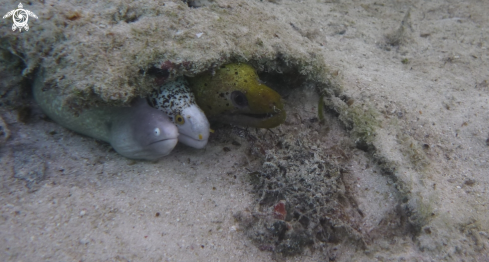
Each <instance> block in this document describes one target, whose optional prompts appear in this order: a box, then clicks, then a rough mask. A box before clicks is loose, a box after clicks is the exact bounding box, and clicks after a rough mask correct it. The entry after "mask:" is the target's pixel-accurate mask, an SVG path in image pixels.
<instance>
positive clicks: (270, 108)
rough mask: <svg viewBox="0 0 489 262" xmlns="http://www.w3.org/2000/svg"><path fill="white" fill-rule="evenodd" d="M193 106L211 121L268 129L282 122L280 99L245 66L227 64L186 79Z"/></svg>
mask: <svg viewBox="0 0 489 262" xmlns="http://www.w3.org/2000/svg"><path fill="white" fill-rule="evenodd" d="M188 81H189V83H190V88H191V89H192V91H193V92H194V95H195V99H196V100H197V104H198V105H199V106H200V108H202V110H204V112H205V114H206V116H207V118H208V119H209V120H211V121H220V122H227V123H232V124H236V125H241V126H251V127H258V128H272V127H276V126H278V125H280V124H282V123H283V122H284V121H285V110H284V105H283V103H282V98H281V97H280V95H279V94H278V93H277V92H275V91H274V90H272V89H271V88H269V87H268V86H266V85H264V84H262V83H261V82H260V80H259V78H258V75H257V74H256V72H255V69H254V68H253V67H251V66H250V65H247V64H236V63H235V64H227V65H224V66H221V67H220V68H219V69H217V70H216V71H215V73H214V74H210V73H204V74H200V75H197V76H196V77H193V78H188Z"/></svg>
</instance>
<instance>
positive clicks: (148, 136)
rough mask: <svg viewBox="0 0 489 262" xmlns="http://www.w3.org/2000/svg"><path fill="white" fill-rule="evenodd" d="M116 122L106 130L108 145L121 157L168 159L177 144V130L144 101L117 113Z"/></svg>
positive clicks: (168, 120) (141, 100) (162, 114)
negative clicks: (108, 137) (109, 133)
mask: <svg viewBox="0 0 489 262" xmlns="http://www.w3.org/2000/svg"><path fill="white" fill-rule="evenodd" d="M116 118H117V119H116V120H115V121H113V122H112V126H111V127H110V128H111V130H110V132H111V139H110V140H111V141H110V144H111V145H112V147H114V149H115V151H117V152H118V153H119V154H121V155H123V156H125V157H128V158H133V159H144V160H156V159H158V158H161V157H163V156H166V155H168V154H169V153H170V152H171V151H172V150H173V148H174V147H175V145H176V144H177V142H178V129H177V127H176V126H175V125H174V124H173V123H172V122H171V121H170V119H169V118H168V116H167V115H166V114H165V113H163V112H161V111H159V110H157V109H155V108H152V107H150V106H149V105H148V104H147V102H146V100H144V99H138V101H137V102H136V103H135V104H134V105H133V106H132V107H129V108H125V109H124V110H121V112H120V114H119V116H117V117H116Z"/></svg>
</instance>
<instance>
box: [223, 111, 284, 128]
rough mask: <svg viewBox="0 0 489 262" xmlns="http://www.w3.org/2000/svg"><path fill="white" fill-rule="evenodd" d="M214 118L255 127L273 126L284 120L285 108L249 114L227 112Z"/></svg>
mask: <svg viewBox="0 0 489 262" xmlns="http://www.w3.org/2000/svg"><path fill="white" fill-rule="evenodd" d="M214 119H216V120H219V121H220V122H223V121H225V122H229V123H232V124H235V125H241V126H249V127H256V128H273V127H277V126H279V125H280V124H283V123H284V122H285V110H282V111H280V112H278V113H267V114H250V113H229V114H221V115H219V116H217V117H215V118H214Z"/></svg>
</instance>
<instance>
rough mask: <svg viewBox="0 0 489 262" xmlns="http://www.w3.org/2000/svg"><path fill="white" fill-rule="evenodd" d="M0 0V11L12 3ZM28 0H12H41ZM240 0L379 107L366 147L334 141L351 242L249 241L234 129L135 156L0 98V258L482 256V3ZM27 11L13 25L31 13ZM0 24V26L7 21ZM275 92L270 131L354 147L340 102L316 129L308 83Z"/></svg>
mask: <svg viewBox="0 0 489 262" xmlns="http://www.w3.org/2000/svg"><path fill="white" fill-rule="evenodd" d="M3 2H5V3H3ZM3 2H2V9H1V10H2V12H3V11H8V10H10V9H12V8H14V7H16V6H17V3H16V2H13V1H3ZM41 2H45V3H38V2H36V3H34V4H32V5H30V6H27V5H26V7H25V8H26V9H29V10H31V11H33V12H36V11H37V10H41V9H43V8H49V6H51V7H52V6H54V4H53V3H51V2H50V1H41ZM163 2H165V3H166V4H167V6H171V5H170V3H171V4H173V5H180V1H176V0H175V1H163ZM228 2H229V1H210V2H207V6H204V7H200V8H198V9H197V8H195V10H197V11H195V10H194V9H192V10H194V11H192V12H198V10H199V9H201V10H206V12H212V10H214V9H212V8H221V6H222V5H226V4H229V3H228ZM239 2H240V3H242V4H244V5H250V6H253V7H255V8H261V9H263V10H264V11H266V12H272V14H273V16H274V17H275V18H276V23H277V24H285V25H286V26H287V27H288V29H289V30H290V33H291V34H296V35H297V37H299V38H303V39H304V40H303V41H305V42H307V44H308V45H314V46H316V47H315V48H316V49H315V50H320V51H319V52H320V54H321V56H323V57H324V63H325V64H326V65H328V66H329V67H330V68H331V70H332V71H333V72H337V73H335V75H337V76H338V78H340V79H341V82H342V87H343V90H342V95H343V98H345V97H346V99H344V100H346V101H345V104H347V105H349V106H352V105H362V106H364V107H365V110H369V109H371V110H375V112H377V114H376V115H375V117H376V119H377V120H378V122H379V123H378V126H377V128H376V130H375V132H376V136H375V139H374V141H373V142H372V143H373V145H375V148H376V150H375V152H374V151H371V150H364V149H361V148H360V149H349V150H346V149H345V151H348V152H347V154H348V156H349V157H348V158H349V159H351V160H349V161H348V162H344V163H343V164H345V165H348V167H349V172H347V173H345V175H344V177H342V181H343V183H344V184H345V186H344V187H345V190H346V191H348V194H347V195H348V196H349V197H350V198H351V199H353V200H351V199H350V200H349V201H350V202H355V205H354V207H355V209H358V210H360V211H361V212H360V213H361V214H362V215H361V216H359V217H357V218H351V219H352V221H350V223H351V224H355V225H357V226H356V227H354V228H355V230H356V232H357V237H358V238H359V239H360V240H359V239H355V240H352V238H353V237H349V238H346V237H345V238H341V237H340V238H339V239H336V240H331V239H330V240H325V241H324V243H322V248H318V246H315V248H312V247H311V246H306V247H305V248H304V250H303V251H302V253H301V254H299V255H294V256H287V257H285V256H280V255H277V254H274V252H273V246H272V247H267V246H263V245H261V246H260V245H257V244H256V238H255V239H253V237H250V234H252V233H253V232H251V233H250V231H247V229H246V228H245V227H244V226H243V224H242V223H240V221H238V220H239V219H237V218H236V214H237V213H239V212H243V211H245V210H253V208H255V207H256V205H257V204H256V199H257V196H256V195H255V194H254V193H253V192H254V191H253V189H254V187H253V185H252V184H251V183H250V181H249V180H250V179H249V173H250V170H251V171H253V170H258V169H259V168H261V165H262V159H260V158H259V157H256V156H253V155H251V156H250V152H253V148H252V147H253V146H254V145H255V144H253V143H250V142H249V140H248V139H246V137H245V136H243V135H242V133H240V131H239V130H237V129H236V128H231V127H222V129H221V130H216V134H214V135H213V136H212V137H211V139H210V141H209V144H208V146H207V147H206V148H205V149H203V150H195V149H191V148H188V147H185V146H182V145H178V146H177V147H176V148H175V149H174V151H173V152H172V153H171V155H169V156H167V157H165V158H163V159H161V160H160V161H158V162H154V163H153V162H145V161H133V160H128V159H126V158H124V157H122V156H120V155H118V154H117V153H115V152H114V151H113V150H112V149H111V148H110V146H108V145H107V144H105V143H101V142H97V141H95V140H93V139H91V138H88V137H83V136H80V135H78V134H76V133H74V132H72V131H69V130H67V129H65V128H63V127H61V126H59V125H57V124H55V123H53V122H51V121H49V119H47V118H46V117H45V116H44V115H43V113H42V112H41V111H40V110H39V108H38V107H37V106H36V105H35V103H34V102H33V101H32V105H31V113H30V116H28V117H27V118H25V117H19V114H18V111H15V110H12V108H11V107H7V106H5V105H2V107H0V116H1V118H0V120H1V122H0V125H1V126H2V132H3V133H2V135H3V137H2V141H1V144H0V157H1V159H0V183H1V184H0V258H1V259H0V260H2V261H269V260H272V259H275V260H284V261H325V260H329V261H489V256H488V255H487V253H488V251H487V250H488V248H489V228H488V225H489V219H488V217H489V216H488V215H489V210H488V207H487V205H488V202H489V195H488V194H489V193H488V189H487V188H488V186H489V163H488V161H489V111H488V110H489V102H488V98H489V84H488V81H489V63H488V62H489V60H488V59H489V52H488V48H489V46H488V43H489V39H488V33H489V32H488V30H489V29H488V28H489V17H488V16H487V10H489V2H487V1H465V2H460V1H442V0H437V1H429V2H425V1H287V0H282V1H252V0H249V1H239ZM72 4H73V5H74V6H76V5H78V6H79V7H80V8H81V7H82V6H83V5H84V4H83V3H82V2H79V3H76V4H74V3H72ZM183 6H184V7H186V5H183ZM216 6H217V7H216ZM87 8H90V7H88V6H87ZM107 8H111V7H107ZM223 8H228V9H230V10H231V9H232V8H229V7H223ZM82 9H83V8H82ZM230 12H231V13H232V11H230ZM72 15H74V14H72ZM41 18H42V17H41ZM31 20H32V19H31ZM31 20H29V23H30V27H31V28H30V31H28V32H23V33H22V34H29V33H31V32H33V31H35V30H36V26H37V25H39V24H40V23H42V20H39V21H35V20H32V21H31ZM0 25H1V27H0V30H2V31H7V30H11V22H10V21H8V22H7V21H6V20H5V21H2V23H1V24H0ZM241 29H242V30H244V31H246V32H244V33H243V34H244V36H243V37H246V35H247V34H248V35H252V34H253V30H252V29H246V30H245V29H243V28H241ZM208 30H212V29H210V28H209V29H208ZM202 31H203V33H204V34H203V35H202V36H201V37H203V38H205V37H206V34H207V32H206V31H205V29H203V30H202ZM2 34H4V32H2ZM2 39H4V38H2ZM304 48H305V49H306V47H304ZM2 49H3V50H9V49H8V47H6V44H4V43H3V42H2ZM304 52H307V50H304ZM25 59H27V58H25ZM2 61H3V60H2ZM26 64H29V62H26ZM29 65H30V64H29ZM2 69H4V72H2V77H4V78H5V77H6V75H8V73H5V72H9V71H7V69H5V67H2ZM19 76H20V73H19ZM9 77H11V78H12V79H16V77H17V75H16V76H9ZM1 83H5V82H1ZM284 99H285V102H286V108H287V115H288V118H287V121H286V123H285V124H284V125H283V126H282V127H279V128H276V129H274V130H272V131H273V132H274V134H275V135H279V136H284V137H286V136H287V134H293V135H297V137H302V136H303V137H307V136H309V134H310V133H309V132H316V133H314V135H315V136H318V135H323V134H324V136H325V137H326V138H324V139H323V138H318V140H317V141H320V143H319V144H316V145H315V146H316V147H315V148H316V149H317V148H322V150H325V151H327V150H328V149H329V148H333V147H337V146H338V145H348V144H354V143H355V141H349V142H348V141H347V142H344V143H343V144H341V143H335V141H334V140H335V138H337V137H341V139H344V141H346V140H348V136H347V135H345V134H348V131H349V130H348V127H345V126H344V125H342V123H341V121H340V120H341V117H346V116H345V115H344V113H341V112H340V113H339V116H340V120H338V114H337V113H338V112H330V113H327V116H326V119H327V121H326V123H327V124H328V125H329V128H327V129H328V131H327V132H326V131H324V130H325V129H326V127H324V125H319V124H318V123H315V122H314V121H312V119H314V118H315V117H316V116H317V115H316V113H317V103H318V96H317V95H315V94H314V93H313V91H312V90H311V89H307V88H302V89H301V88H299V89H294V90H292V91H288V93H287V95H285V96H284ZM334 103H340V102H334V101H333V102H332V104H334ZM331 108H333V106H331ZM331 111H334V110H331ZM21 120H22V121H21ZM247 132H248V131H247ZM249 132H251V133H252V134H253V136H255V137H257V138H258V139H267V136H271V134H270V133H268V132H266V131H265V130H249ZM328 136H330V138H328ZM304 139H306V138H304ZM321 139H323V140H321ZM312 147H313V146H310V148H312ZM316 149H311V150H316ZM336 151H338V150H336ZM374 154H375V155H374ZM378 155H382V156H383V157H384V158H387V159H389V161H390V162H392V163H395V164H396V168H395V172H393V173H389V174H388V173H386V171H385V168H384V169H382V168H381V164H379V163H378V159H379V158H378V157H377V156H378ZM267 161H268V160H267ZM401 182H402V183H401ZM400 184H402V185H403V186H402V187H401V186H399V185H400ZM255 189H256V188H255ZM403 208H405V209H403ZM400 209H403V210H402V211H399V210H400ZM264 212H265V211H264ZM412 213H415V214H416V215H412ZM355 219H357V220H358V221H357V220H355ZM353 220H355V221H353ZM348 234H350V235H352V233H351V232H350V233H348ZM353 235H355V234H353ZM254 241H255V242H254ZM328 241H329V242H328ZM359 241H360V242H361V244H358V242H359Z"/></svg>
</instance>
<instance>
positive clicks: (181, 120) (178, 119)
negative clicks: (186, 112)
mask: <svg viewBox="0 0 489 262" xmlns="http://www.w3.org/2000/svg"><path fill="white" fill-rule="evenodd" d="M175 123H177V124H179V125H183V124H185V118H183V116H181V115H177V116H176V117H175Z"/></svg>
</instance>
